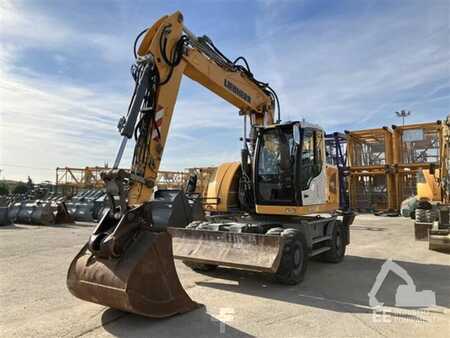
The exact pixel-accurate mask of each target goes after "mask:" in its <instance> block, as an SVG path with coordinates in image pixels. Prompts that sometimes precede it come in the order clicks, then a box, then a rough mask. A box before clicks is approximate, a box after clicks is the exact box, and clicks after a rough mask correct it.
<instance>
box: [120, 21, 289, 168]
mask: <svg viewBox="0 0 450 338" xmlns="http://www.w3.org/2000/svg"><path fill="white" fill-rule="evenodd" d="M168 29H169V27H168V26H166V27H164V28H163V31H162V34H161V36H160V39H159V47H160V51H161V56H162V58H163V60H164V62H165V63H166V64H167V65H168V66H169V67H170V68H169V74H168V75H167V78H166V79H164V80H162V81H161V78H160V74H159V72H158V69H157V67H155V66H154V65H151V67H152V68H151V70H150V76H149V79H148V81H149V83H148V84H147V88H148V89H147V91H146V93H145V96H144V100H143V104H142V108H141V111H140V112H141V114H140V117H139V121H138V122H137V124H136V128H135V130H134V138H135V140H136V145H137V146H136V147H135V152H134V154H133V164H138V163H145V164H146V165H147V164H148V162H147V161H148V156H149V146H148V145H149V144H150V142H151V139H150V138H151V135H152V132H153V130H156V132H157V134H158V136H160V131H159V128H158V126H157V124H156V121H155V113H156V111H155V109H156V107H155V104H156V102H155V97H156V92H157V90H158V87H159V86H163V85H165V84H166V83H168V82H169V81H170V79H171V77H172V74H173V70H174V68H175V67H176V66H177V65H178V64H179V63H180V62H181V59H182V56H183V52H184V49H185V47H186V46H188V45H189V44H193V42H192V41H190V40H189V37H188V36H187V35H182V36H181V38H180V39H179V40H178V41H177V43H176V44H175V47H174V48H173V50H172V51H171V53H170V55H168V53H167V42H168V39H167V35H168ZM147 30H148V29H145V30H143V31H141V32H140V33H139V34H138V35H137V37H136V39H135V41H134V44H133V54H134V57H135V58H136V64H134V65H132V66H131V75H132V77H133V79H134V81H135V83H136V85H135V88H134V91H133V95H132V99H131V101H130V105H129V107H128V110H129V109H130V107H131V103H132V102H133V99H134V97H135V95H136V88H137V86H138V83H139V80H140V78H141V76H142V74H143V71H144V67H145V66H146V64H145V62H140V59H139V57H138V55H137V44H138V41H139V39H140V38H141V37H142V36H143V35H144V34H145V33H146V32H147ZM195 44H196V45H199V46H200V48H201V50H202V51H203V52H204V53H205V54H206V55H208V56H209V57H210V58H211V59H212V60H214V61H215V62H216V63H217V64H218V65H219V66H222V67H225V68H227V69H230V70H231V71H235V72H242V73H244V74H245V75H246V76H247V78H248V79H249V80H250V81H252V82H253V83H255V84H256V85H257V86H258V87H260V88H261V89H262V90H263V91H264V92H265V93H266V94H267V95H269V96H270V97H271V98H272V101H273V102H275V103H276V105H277V113H278V120H277V122H280V119H281V111H280V103H279V99H278V96H277V94H276V92H275V90H273V89H272V87H270V86H269V84H268V83H265V82H261V81H258V80H257V79H255V77H254V76H253V73H252V72H251V70H250V66H249V64H248V62H247V60H246V59H245V58H244V57H243V56H239V57H237V58H236V59H235V60H234V61H231V60H230V59H228V58H227V57H226V56H225V55H224V54H223V53H222V52H221V51H220V50H219V49H218V48H217V47H216V46H215V45H214V43H213V42H212V41H211V39H209V38H208V37H206V36H203V37H200V38H198V39H197V41H196V42H195ZM240 61H242V62H243V63H244V65H241V64H239V62H240ZM149 126H151V127H149ZM142 174H143V173H142Z"/></svg>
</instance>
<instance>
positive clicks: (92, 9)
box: [0, 0, 450, 181]
mask: <svg viewBox="0 0 450 338" xmlns="http://www.w3.org/2000/svg"><path fill="white" fill-rule="evenodd" d="M177 9H179V10H181V11H182V13H183V14H184V17H185V24H186V26H188V27H189V28H190V30H191V31H193V32H194V33H195V34H197V35H203V34H206V35H208V36H209V37H211V38H212V39H213V41H214V42H215V44H216V45H217V46H219V47H220V48H221V49H222V50H223V52H225V54H226V55H228V56H229V57H230V58H235V57H237V56H239V55H244V56H245V57H246V58H247V59H248V61H249V63H250V66H251V68H252V71H253V72H254V73H255V75H256V77H257V78H258V79H260V80H263V81H266V82H269V83H270V84H271V85H272V87H273V88H274V89H275V90H276V91H277V93H278V95H279V96H280V100H281V105H282V118H283V119H284V120H300V119H302V118H306V119H307V120H309V121H311V122H315V123H320V124H321V125H322V126H323V127H324V128H325V129H326V130H327V131H342V130H344V129H350V130H357V129H365V128H372V127H380V126H383V125H391V124H394V123H400V121H399V119H398V118H397V117H395V115H394V112H395V111H397V110H400V109H407V110H411V111H412V117H411V118H409V119H408V122H411V123H412V122H425V121H434V120H437V119H442V118H444V116H446V114H448V113H449V112H450V61H449V60H450V41H449V39H450V28H449V27H450V21H449V20H450V19H449V17H450V2H449V1H447V0H434V1H421V0H420V1H414V0H408V1H401V0H399V1H370V0H366V1H358V0H353V1H331V0H328V1H322V0H315V1H230V0H228V1H225V0H223V1H222V0H221V1H218V0H216V1H150V0H149V1H99V0H95V1H87V0H86V1H82V0H78V1H71V2H69V1H50V0H48V1H26V2H25V1H24V2H21V1H2V2H1V3H0V114H1V125H0V142H1V143H0V146H1V149H0V151H1V152H0V169H2V173H1V177H2V178H3V177H5V178H12V179H25V178H26V176H27V175H30V176H31V177H32V178H34V179H35V180H36V181H41V180H45V179H50V180H54V175H55V168H56V167H57V166H72V167H84V166H88V165H102V164H103V163H105V162H109V163H110V164H111V163H112V162H113V159H114V155H115V152H116V150H117V146H118V144H119V141H120V138H119V135H118V134H117V131H116V125H117V120H118V119H119V117H120V116H121V115H122V114H123V113H124V112H125V110H126V108H127V106H128V100H129V96H130V94H131V90H132V81H131V77H130V75H129V67H130V65H131V64H132V62H133V57H132V43H133V41H134V38H135V36H136V34H137V33H138V32H140V31H141V30H142V29H143V28H145V27H147V26H149V25H151V24H152V23H153V22H154V21H155V20H157V19H158V18H159V17H160V16H162V15H164V14H169V13H172V12H174V11H175V10H177ZM172 121H173V122H172V126H171V134H170V137H169V140H168V143H167V146H166V149H165V154H164V159H163V164H162V168H163V169H166V170H179V169H183V168H186V167H191V166H210V165H217V164H218V163H221V162H224V161H229V160H237V159H238V158H239V149H240V142H239V137H240V135H241V130H242V120H241V118H239V117H238V115H237V111H236V109H235V108H234V107H232V106H230V105H228V104H227V103H225V102H224V101H223V100H221V99H220V98H217V97H214V96H213V95H212V94H210V93H209V92H208V91H206V90H205V89H204V88H201V87H200V86H199V85H197V84H195V83H193V82H192V81H190V80H189V79H187V78H185V79H184V80H183V82H182V87H181V91H180V95H179V100H178V102H177V106H176V110H175V115H174V117H173V120H172ZM131 146H132V145H131ZM129 158H130V152H129V151H128V153H127V154H126V157H125V159H124V161H123V163H122V165H123V166H128V164H129Z"/></svg>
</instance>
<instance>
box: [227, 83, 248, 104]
mask: <svg viewBox="0 0 450 338" xmlns="http://www.w3.org/2000/svg"><path fill="white" fill-rule="evenodd" d="M224 86H225V88H227V89H229V90H230V91H232V92H233V93H234V94H235V95H237V96H239V97H240V98H241V99H243V100H245V101H247V102H248V103H251V102H252V98H251V96H250V95H248V94H247V93H246V92H244V91H243V90H242V89H241V88H239V87H238V86H236V85H235V84H234V83H233V82H231V81H228V80H227V79H225V81H224Z"/></svg>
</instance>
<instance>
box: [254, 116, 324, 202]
mask: <svg viewBox="0 0 450 338" xmlns="http://www.w3.org/2000/svg"><path fill="white" fill-rule="evenodd" d="M254 161H255V162H254V164H253V179H254V187H255V202H256V204H259V205H286V206H288V205H289V206H306V205H314V204H322V203H325V202H326V194H325V184H326V176H325V145H324V131H323V130H322V129H321V128H320V127H319V126H316V125H312V124H309V123H306V122H290V123H286V124H280V125H276V126H273V127H268V128H260V129H258V133H257V141H256V149H255V157H254Z"/></svg>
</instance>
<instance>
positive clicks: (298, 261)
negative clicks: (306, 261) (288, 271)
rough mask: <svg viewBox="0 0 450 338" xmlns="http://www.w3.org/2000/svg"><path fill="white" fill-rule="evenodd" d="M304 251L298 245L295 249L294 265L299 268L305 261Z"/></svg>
mask: <svg viewBox="0 0 450 338" xmlns="http://www.w3.org/2000/svg"><path fill="white" fill-rule="evenodd" d="M302 256H303V255H302V252H301V250H300V248H299V247H297V248H296V249H295V251H294V266H295V267H296V268H297V267H299V266H301V263H302V261H303V257H302Z"/></svg>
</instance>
